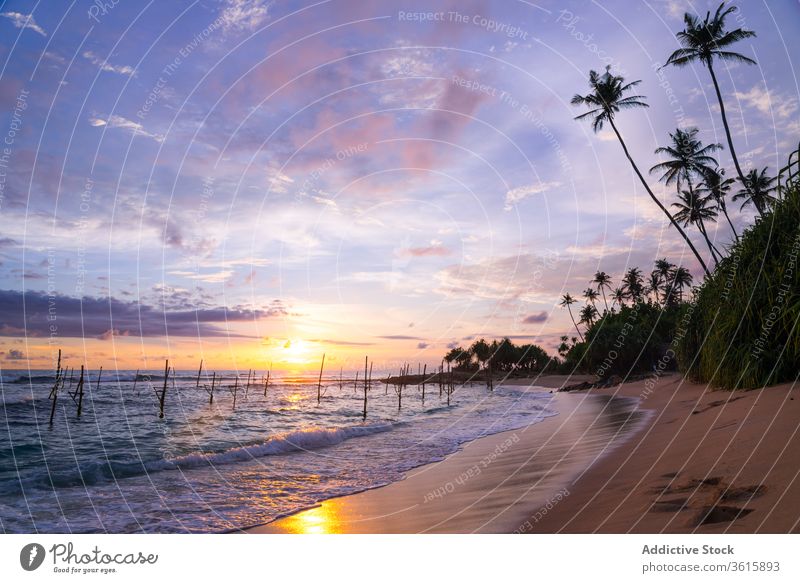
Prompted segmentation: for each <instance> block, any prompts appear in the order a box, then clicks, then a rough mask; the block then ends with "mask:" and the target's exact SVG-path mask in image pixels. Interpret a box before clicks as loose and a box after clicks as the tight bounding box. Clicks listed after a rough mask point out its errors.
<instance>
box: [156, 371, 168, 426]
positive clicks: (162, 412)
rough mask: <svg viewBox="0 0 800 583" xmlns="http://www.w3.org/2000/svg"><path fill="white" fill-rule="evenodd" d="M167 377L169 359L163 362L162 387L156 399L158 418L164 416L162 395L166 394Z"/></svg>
mask: <svg viewBox="0 0 800 583" xmlns="http://www.w3.org/2000/svg"><path fill="white" fill-rule="evenodd" d="M168 378H169V359H167V360H166V361H165V363H164V387H163V388H162V389H161V397H160V398H159V399H158V405H159V409H160V410H159V413H158V418H159V419H163V418H164V397H166V396H167V379H168Z"/></svg>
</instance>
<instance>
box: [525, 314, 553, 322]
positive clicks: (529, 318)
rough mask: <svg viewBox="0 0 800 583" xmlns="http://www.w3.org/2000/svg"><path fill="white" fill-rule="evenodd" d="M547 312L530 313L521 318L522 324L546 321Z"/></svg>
mask: <svg viewBox="0 0 800 583" xmlns="http://www.w3.org/2000/svg"><path fill="white" fill-rule="evenodd" d="M547 318H548V316H547V312H539V313H538V314H531V315H530V316H527V317H526V318H525V319H524V320H522V323H523V324H541V323H542V322H546V321H547Z"/></svg>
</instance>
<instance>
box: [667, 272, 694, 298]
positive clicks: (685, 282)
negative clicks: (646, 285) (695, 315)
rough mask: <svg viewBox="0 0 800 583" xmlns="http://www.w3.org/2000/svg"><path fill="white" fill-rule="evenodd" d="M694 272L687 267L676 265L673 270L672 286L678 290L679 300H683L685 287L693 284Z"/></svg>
mask: <svg viewBox="0 0 800 583" xmlns="http://www.w3.org/2000/svg"><path fill="white" fill-rule="evenodd" d="M692 279H693V278H692V274H691V273H690V272H689V270H688V269H686V268H685V267H676V268H675V270H674V271H673V272H672V282H671V284H672V287H673V288H674V289H676V290H678V301H679V302H682V301H683V288H684V287H686V286H690V285H692Z"/></svg>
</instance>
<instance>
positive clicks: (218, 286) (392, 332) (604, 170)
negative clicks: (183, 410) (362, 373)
mask: <svg viewBox="0 0 800 583" xmlns="http://www.w3.org/2000/svg"><path fill="white" fill-rule="evenodd" d="M736 5H737V6H738V7H739V10H738V11H737V12H736V13H735V14H734V15H732V16H731V17H730V22H729V24H730V25H731V26H732V27H736V26H743V27H745V28H747V29H752V30H754V31H756V33H757V35H758V36H757V37H756V38H753V39H748V40H746V41H743V42H741V43H740V46H739V47H738V50H739V52H742V53H743V54H745V55H747V56H749V57H751V58H754V59H755V60H756V61H757V62H758V65H757V66H748V65H742V64H733V65H726V64H724V63H720V64H718V66H717V74H718V77H719V79H720V85H721V89H722V92H723V95H724V98H725V106H726V109H727V111H728V114H729V117H730V120H731V126H732V131H733V139H734V142H735V145H736V148H737V153H738V154H739V158H740V160H741V161H742V164H743V165H744V167H745V171H747V169H750V168H762V167H764V166H768V167H769V168H770V172H771V173H774V172H775V169H776V168H777V167H779V166H783V165H784V164H785V161H786V159H787V157H788V154H789V152H790V151H791V150H792V149H793V148H796V147H797V140H798V138H799V137H800V121H799V120H800V111H799V110H798V97H799V96H800V85H798V80H797V75H796V70H795V66H796V64H797V63H796V61H797V60H798V56H800V35H798V32H799V31H800V3H798V1H797V0H776V1H770V2H766V1H763V0H758V1H757V0H744V1H741V2H738V3H736ZM716 6H717V4H716V3H708V2H684V1H681V0H641V1H639V0H636V1H631V0H617V1H607V2H586V1H582V2H575V1H560V0H559V1H555V0H548V1H541V2H538V3H537V2H528V1H523V0H508V1H503V2H499V1H493V2H489V1H472V0H461V1H455V0H428V1H426V2H421V1H420V2H418V1H408V2H406V1H404V0H400V1H398V0H394V1H388V0H383V1H380V0H360V1H356V0H322V1H318V2H299V1H298V2H295V1H289V0H274V1H269V2H268V1H266V0H197V1H194V2H192V1H186V2H177V1H176V2H156V1H151V2H113V1H106V2H100V1H99V0H98V1H97V2H89V1H88V0H76V1H74V2H67V1H52V2H33V1H15V0H11V1H7V2H3V3H2V4H0V139H1V140H2V142H3V143H2V144H0V366H2V367H3V368H27V367H30V368H34V369H35V368H49V367H51V366H52V363H53V357H54V354H55V352H56V351H57V349H58V348H62V349H63V351H64V356H65V359H67V360H69V361H70V362H71V363H72V364H73V365H74V364H75V363H82V362H86V363H87V364H88V365H89V366H92V367H97V366H99V365H100V364H103V363H106V367H107V368H109V367H112V366H117V367H118V368H120V369H125V368H131V369H134V368H143V369H145V368H157V367H158V366H163V365H160V363H163V359H164V358H170V359H171V360H172V362H173V363H175V366H177V367H178V368H192V367H195V366H196V364H197V361H198V360H199V359H201V358H202V359H204V360H205V361H206V365H207V366H210V367H212V368H214V367H216V368H234V367H235V368H241V369H247V368H256V369H260V370H263V369H265V368H267V367H268V366H269V365H270V363H272V364H273V366H274V367H275V368H276V369H279V370H292V371H294V370H298V371H301V370H307V369H311V368H314V367H317V366H319V360H320V358H321V355H322V354H323V353H325V354H326V362H327V363H329V366H330V367H332V368H334V369H338V368H339V367H344V368H345V369H346V370H347V369H354V368H355V367H357V366H358V365H359V363H362V362H363V359H364V356H365V355H369V356H370V358H372V359H374V360H375V361H376V363H377V364H378V366H379V367H381V366H382V367H384V368H390V369H395V368H398V369H399V367H400V366H401V363H402V362H405V361H408V362H414V363H417V362H424V363H428V364H429V365H433V364H434V363H438V362H439V360H440V359H441V356H442V355H443V354H444V353H445V352H446V351H447V350H448V349H449V348H451V347H454V346H457V345H469V344H470V343H471V342H472V341H474V339H477V338H480V337H486V338H496V337H502V336H508V337H510V338H512V339H514V341H515V342H524V343H527V342H533V343H537V344H540V345H541V346H543V347H544V348H545V349H547V350H548V351H551V352H553V350H554V347H555V346H556V345H557V343H558V339H559V337H560V336H561V335H563V334H568V333H571V334H573V335H574V331H573V332H571V329H572V323H571V321H570V319H569V315H568V314H567V313H566V312H565V311H564V310H563V309H561V308H560V307H559V306H558V302H559V298H560V296H561V295H562V294H563V293H565V292H570V293H572V295H574V296H580V295H581V293H582V290H584V289H585V288H586V287H587V286H588V283H589V280H590V279H591V277H592V275H593V274H594V272H595V271H597V270H603V271H606V272H608V273H609V274H611V275H612V278H614V281H615V282H618V281H619V278H620V277H621V275H622V273H623V272H624V271H625V270H626V269H627V268H629V267H634V266H636V267H640V268H642V269H643V270H644V271H645V272H648V271H649V270H650V268H651V266H652V263H653V261H654V260H655V259H658V258H661V257H666V258H668V259H669V260H670V261H672V262H673V263H680V264H682V265H684V266H686V267H688V268H689V269H690V270H691V271H692V273H693V274H694V275H695V278H696V281H698V282H699V280H700V270H699V267H698V265H697V263H696V261H695V260H694V258H693V257H691V256H689V255H688V254H687V249H686V248H685V246H684V245H683V244H682V242H681V240H680V237H679V236H678V234H677V233H676V232H675V231H674V229H672V228H669V227H668V226H667V220H666V219H665V218H664V217H663V215H662V214H661V213H660V211H659V210H658V208H657V207H656V206H655V205H654V204H653V203H652V201H650V200H649V199H648V197H647V194H646V192H645V191H644V189H643V188H642V187H641V185H640V184H639V183H638V182H637V180H636V177H635V175H634V174H633V172H632V171H631V168H630V166H629V165H628V163H627V161H626V160H625V158H624V156H623V153H622V151H621V148H620V146H619V143H618V142H617V141H616V139H615V137H614V135H613V134H612V133H610V131H609V130H604V131H601V132H600V133H598V134H594V133H593V132H592V129H591V127H590V124H588V123H582V122H579V121H575V120H574V117H575V116H576V115H579V114H580V113H582V110H581V109H579V108H576V107H574V106H572V105H571V104H570V99H571V98H572V96H573V95H574V94H575V93H586V92H588V86H587V76H588V72H589V70H590V69H595V70H603V68H604V67H606V66H607V65H610V66H612V70H613V71H614V72H616V73H617V74H621V75H623V76H624V77H625V78H626V79H628V80H641V84H640V85H639V86H638V87H637V89H638V90H639V91H638V93H641V94H643V95H645V96H646V97H647V102H648V103H649V104H650V107H649V108H648V109H646V110H644V109H642V110H635V111H627V112H624V113H623V114H621V115H620V116H619V118H618V123H619V127H620V130H621V132H622V133H623V135H624V137H625V139H626V141H627V143H628V145H629V147H630V149H631V151H632V153H633V155H634V157H635V159H636V161H637V163H638V164H639V165H640V167H641V168H642V169H643V170H644V171H645V172H646V171H647V169H649V168H650V167H651V166H652V165H653V164H655V163H657V162H658V161H659V158H658V157H657V156H656V155H655V154H654V150H655V149H656V148H657V147H658V146H661V145H666V144H667V141H668V133H669V132H671V131H674V129H675V128H676V127H683V128H686V127H692V126H695V127H698V128H699V130H700V137H701V139H702V140H703V141H704V142H705V143H714V142H719V143H725V136H724V131H723V128H722V125H721V120H720V114H719V106H718V104H717V100H716V96H715V94H714V90H713V86H712V85H711V79H710V77H709V75H708V71H707V70H705V69H704V68H702V67H701V66H692V67H687V68H682V69H676V68H671V67H670V68H664V69H662V68H661V66H662V65H663V63H664V61H665V60H666V59H667V57H668V56H669V54H670V53H671V52H672V51H673V50H675V49H676V48H677V47H678V45H677V41H676V39H675V35H674V33H675V32H676V31H679V30H680V29H681V28H682V16H683V13H684V12H686V11H690V12H699V13H705V11H706V10H708V9H709V8H711V9H712V10H713V9H715V8H716ZM718 158H719V161H720V164H721V166H723V167H724V168H726V169H727V170H728V174H729V175H733V170H732V163H731V160H730V157H729V153H728V151H727V147H726V148H725V149H724V150H723V151H722V152H720V153H719V155H718ZM648 179H649V181H650V185H651V186H652V188H653V189H654V191H655V192H656V194H657V195H658V196H659V197H660V198H661V199H662V200H663V201H664V203H665V204H667V205H669V204H671V203H672V202H673V201H674V200H675V192H674V188H673V187H672V186H669V187H668V186H664V185H662V184H660V183H658V176H651V175H648ZM730 206H731V208H732V209H733V211H734V212H732V215H733V216H732V219H733V221H734V223H735V224H736V225H737V227H738V228H743V227H745V226H746V225H748V224H751V223H752V221H753V213H752V211H748V210H745V211H742V212H739V210H738V205H735V204H731V205H730ZM710 231H711V235H712V236H713V237H714V238H715V240H716V241H717V242H718V244H719V245H725V244H727V243H729V242H730V239H731V233H730V232H729V229H728V228H727V226H726V225H724V224H722V223H719V224H718V225H716V226H712V228H711V229H710ZM692 237H693V240H694V242H695V244H696V246H697V247H698V249H701V250H702V249H704V246H703V245H702V239H701V238H700V235H699V233H697V232H692ZM706 260H707V261H709V262H710V258H709V257H707V255H706ZM576 307H580V306H579V305H578V306H576Z"/></svg>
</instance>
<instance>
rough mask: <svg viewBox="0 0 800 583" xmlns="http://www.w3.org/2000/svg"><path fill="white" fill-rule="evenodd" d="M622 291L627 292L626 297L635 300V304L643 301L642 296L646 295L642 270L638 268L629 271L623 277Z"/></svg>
mask: <svg viewBox="0 0 800 583" xmlns="http://www.w3.org/2000/svg"><path fill="white" fill-rule="evenodd" d="M622 289H623V290H625V295H626V296H628V297H629V298H631V300H633V303H636V302H638V301H639V300H641V299H642V295H644V279H643V278H642V270H641V269H639V268H638V267H631V268H630V269H628V271H626V272H625V275H624V276H623V277H622Z"/></svg>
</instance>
